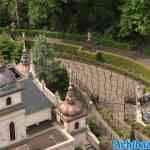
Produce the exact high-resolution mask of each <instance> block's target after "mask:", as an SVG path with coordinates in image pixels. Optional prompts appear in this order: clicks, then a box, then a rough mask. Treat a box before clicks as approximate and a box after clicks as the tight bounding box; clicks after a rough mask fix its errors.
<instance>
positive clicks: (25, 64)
mask: <svg viewBox="0 0 150 150" xmlns="http://www.w3.org/2000/svg"><path fill="white" fill-rule="evenodd" d="M16 69H17V70H18V71H19V72H20V73H21V74H24V75H26V74H28V73H29V71H30V55H29V53H28V52H27V50H26V48H25V44H24V48H23V53H22V56H21V61H20V64H18V65H17V66H16Z"/></svg>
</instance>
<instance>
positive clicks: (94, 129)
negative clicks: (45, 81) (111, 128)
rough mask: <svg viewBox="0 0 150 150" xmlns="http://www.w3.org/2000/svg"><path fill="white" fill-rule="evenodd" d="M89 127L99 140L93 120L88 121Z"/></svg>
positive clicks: (98, 133) (97, 129)
mask: <svg viewBox="0 0 150 150" xmlns="http://www.w3.org/2000/svg"><path fill="white" fill-rule="evenodd" d="M89 127H90V129H91V131H92V132H93V133H94V135H95V136H96V137H97V138H99V137H100V136H101V132H100V129H99V128H97V125H96V121H95V120H94V119H91V120H90V121H89Z"/></svg>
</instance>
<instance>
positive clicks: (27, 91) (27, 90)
mask: <svg viewBox="0 0 150 150" xmlns="http://www.w3.org/2000/svg"><path fill="white" fill-rule="evenodd" d="M22 83H23V88H24V90H23V91H22V101H23V103H24V106H25V110H26V113H27V114H30V113H34V112H37V111H40V110H42V109H45V108H50V107H52V105H53V104H52V103H51V102H50V100H49V99H48V97H47V96H45V95H44V93H43V92H42V91H41V90H40V89H39V88H38V87H37V85H36V84H35V83H34V80H33V79H32V78H31V77H30V78H28V79H25V80H23V81H22Z"/></svg>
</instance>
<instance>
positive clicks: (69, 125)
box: [64, 117, 86, 133]
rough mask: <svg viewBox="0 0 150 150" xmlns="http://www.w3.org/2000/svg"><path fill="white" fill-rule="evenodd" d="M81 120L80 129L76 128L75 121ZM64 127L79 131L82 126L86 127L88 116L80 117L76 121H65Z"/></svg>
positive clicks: (70, 130) (71, 130)
mask: <svg viewBox="0 0 150 150" xmlns="http://www.w3.org/2000/svg"><path fill="white" fill-rule="evenodd" d="M76 122H79V129H75V123H76ZM64 128H65V129H66V130H67V131H68V132H69V133H71V132H74V131H78V130H80V129H82V128H86V118H85V117H83V118H80V119H78V120H75V121H71V122H69V123H68V122H64Z"/></svg>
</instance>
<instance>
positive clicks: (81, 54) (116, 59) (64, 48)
mask: <svg viewBox="0 0 150 150" xmlns="http://www.w3.org/2000/svg"><path fill="white" fill-rule="evenodd" d="M0 31H1V30H0ZM2 31H5V30H4V29H3V30H2ZM15 32H16V34H17V35H18V34H21V32H25V33H26V35H27V36H35V35H38V34H45V35H46V36H48V37H55V38H62V39H70V40H83V35H80V34H76V33H75V34H72V33H60V32H50V31H43V30H37V29H35V30H28V29H17V30H16V31H15ZM54 47H55V49H56V52H57V53H58V54H59V56H61V57H65V58H69V59H70V58H72V59H77V60H80V61H83V62H88V63H94V64H97V65H98V64H99V65H104V66H105V67H108V68H111V69H113V70H114V71H118V72H121V73H124V74H126V75H129V76H131V77H133V78H135V79H138V80H140V81H143V82H144V83H145V84H148V85H149V84H150V69H148V68H146V67H145V66H144V65H142V64H141V63H138V62H137V61H134V60H132V59H130V58H127V57H124V56H120V55H117V54H113V53H110V52H104V51H100V53H94V52H89V51H86V50H81V49H80V46H79V45H74V44H67V43H64V44H55V46H54ZM98 55H99V56H98Z"/></svg>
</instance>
